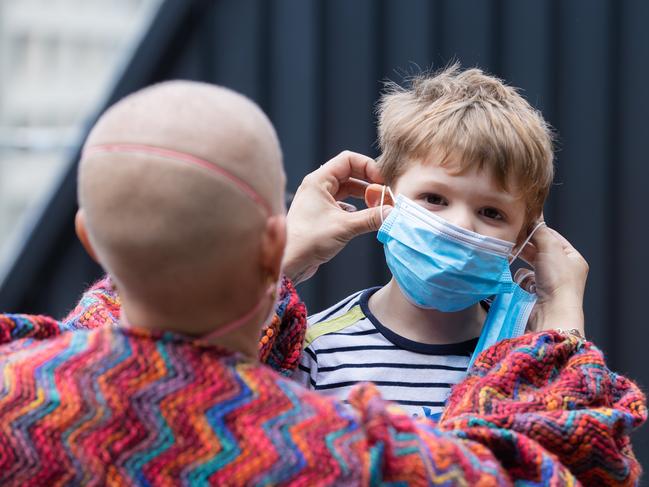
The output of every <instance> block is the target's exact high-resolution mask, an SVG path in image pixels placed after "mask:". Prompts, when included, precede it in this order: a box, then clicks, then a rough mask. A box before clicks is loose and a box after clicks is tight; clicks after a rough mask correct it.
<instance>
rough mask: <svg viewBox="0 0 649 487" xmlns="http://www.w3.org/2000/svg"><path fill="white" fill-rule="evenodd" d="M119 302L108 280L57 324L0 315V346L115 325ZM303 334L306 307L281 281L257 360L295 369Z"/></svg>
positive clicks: (39, 318) (33, 317)
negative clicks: (15, 341)
mask: <svg viewBox="0 0 649 487" xmlns="http://www.w3.org/2000/svg"><path fill="white" fill-rule="evenodd" d="M120 310H121V302H120V299H119V296H118V295H117V291H116V290H115V287H114V286H113V284H112V281H111V279H110V277H104V278H103V279H101V280H99V281H97V282H96V283H95V284H93V285H92V286H91V287H90V288H89V289H88V290H87V291H86V292H85V293H84V294H83V296H82V297H81V299H80V300H79V303H78V304H77V305H76V306H75V308H74V309H73V310H72V311H70V313H69V314H68V315H67V316H66V317H65V318H63V320H61V322H58V321H56V320H54V319H53V318H50V317H48V316H40V315H21V314H6V315H2V314H0V344H2V343H7V342H10V341H12V340H17V339H19V338H34V339H43V338H50V337H53V336H57V335H60V334H61V333H63V332H65V331H70V330H78V329H93V328H99V327H102V326H115V325H118V324H119V317H120ZM305 333H306V307H305V306H304V303H303V302H302V301H300V298H299V297H298V295H297V292H296V291H295V287H294V286H293V283H292V282H291V281H290V279H288V278H287V277H283V278H282V282H281V287H280V291H279V296H278V298H277V303H276V305H275V316H273V318H272V319H271V321H270V323H269V324H267V325H265V326H264V327H263V328H262V331H261V337H260V339H259V360H260V361H261V362H263V363H267V364H268V365H269V366H271V367H272V368H274V369H275V370H276V371H277V372H279V373H281V374H282V375H285V376H288V375H290V374H291V372H292V371H293V370H295V368H296V367H297V365H298V363H299V362H300V354H301V353H302V343H303V342H304V335H305Z"/></svg>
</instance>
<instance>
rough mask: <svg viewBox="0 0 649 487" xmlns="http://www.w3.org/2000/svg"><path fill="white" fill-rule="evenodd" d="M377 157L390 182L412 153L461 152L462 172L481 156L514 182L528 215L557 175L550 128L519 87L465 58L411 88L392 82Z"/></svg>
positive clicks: (503, 182)
mask: <svg viewBox="0 0 649 487" xmlns="http://www.w3.org/2000/svg"><path fill="white" fill-rule="evenodd" d="M378 119H379V120H378V124H379V126H378V132H379V145H380V149H381V152H382V154H381V156H380V158H379V163H380V165H381V169H382V172H383V176H384V177H385V179H386V183H387V184H392V183H393V182H394V181H396V179H398V178H399V176H401V174H403V172H404V171H405V170H406V169H407V163H406V162H407V160H413V159H414V160H419V161H425V160H426V159H427V158H429V157H430V155H431V154H433V153H435V152H438V153H439V152H441V153H442V159H441V160H442V161H443V162H442V164H444V163H446V162H447V161H448V159H449V156H451V155H452V157H456V158H458V160H457V163H459V164H460V167H459V170H460V172H461V171H463V170H465V169H467V168H468V167H469V166H472V165H474V164H478V165H479V167H480V168H482V167H488V168H491V169H492V170H493V172H494V175H495V177H496V180H497V182H498V184H499V185H500V186H501V187H502V188H503V189H504V190H509V189H510V186H511V184H512V183H513V184H514V185H515V188H513V189H516V190H518V191H520V192H521V193H522V195H523V197H524V198H525V201H526V203H527V215H526V220H527V223H528V224H529V223H530V222H531V220H533V219H535V218H537V217H538V216H539V215H540V214H541V211H542V209H543V203H544V202H545V198H546V197H547V195H548V191H549V189H550V185H551V184H552V179H553V176H554V166H553V157H554V155H553V149H552V131H551V129H550V127H549V126H548V124H547V123H546V122H545V120H543V117H542V116H541V114H540V113H539V112H538V111H537V110H535V109H534V108H532V107H531V106H530V104H529V103H527V101H525V99H524V98H523V97H522V96H521V95H520V94H519V93H518V92H517V90H516V89H515V88H512V87H510V86H507V85H505V84H504V83H503V82H502V81H501V80H499V79H498V78H495V77H493V76H489V75H486V74H485V73H483V72H482V71H481V70H480V69H468V70H466V71H462V70H461V69H460V67H459V64H454V65H452V66H450V67H447V68H446V69H444V70H442V71H439V72H437V73H434V74H433V75H430V74H422V75H418V76H415V77H413V78H412V79H411V83H410V86H409V87H408V88H402V87H400V86H399V85H397V84H395V83H389V84H388V85H387V89H386V90H385V92H384V93H383V95H382V96H381V99H380V101H379V104H378Z"/></svg>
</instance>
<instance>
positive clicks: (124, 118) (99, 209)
mask: <svg viewBox="0 0 649 487" xmlns="http://www.w3.org/2000/svg"><path fill="white" fill-rule="evenodd" d="M116 146H117V148H116V149H114V150H109V151H95V150H93V149H94V148H97V147H113V148H115V147H116ZM124 146H128V147H140V148H141V147H147V148H158V149H164V150H167V151H173V152H177V153H183V154H187V155H190V156H192V157H193V158H197V159H200V160H202V161H205V162H208V163H209V164H212V165H214V167H216V168H221V169H225V171H226V172H227V173H229V174H230V175H233V176H234V178H228V177H227V175H224V174H223V173H221V174H219V173H217V172H216V171H210V170H209V168H206V167H201V166H200V165H196V164H189V163H187V162H186V161H183V160H178V158H175V157H173V156H169V155H165V154H168V153H161V152H156V151H148V150H135V151H128V150H119V147H124ZM169 153H171V152H169ZM237 179H238V180H240V181H242V182H243V183H244V184H245V185H247V187H248V188H250V189H251V191H252V192H253V193H256V194H257V195H258V196H259V200H257V201H256V200H255V199H253V198H251V197H250V194H248V193H246V192H245V191H242V189H241V187H239V186H237V185H236V184H233V180H237ZM284 186H285V176H284V172H283V169H282V156H281V150H280V147H279V143H278V140H277V136H276V134H275V131H274V129H273V126H272V124H271V123H270V121H269V120H268V119H267V117H266V116H265V115H264V114H263V112H262V111H261V110H260V109H259V108H258V107H257V106H256V105H255V104H254V103H253V102H252V101H250V100H248V99H247V98H245V97H243V96H242V95H239V94H237V93H235V92H233V91H231V90H228V89H226V88H222V87H217V86H213V85H208V84H204V83H196V82H186V81H175V82H167V83H162V84H159V85H155V86H152V87H150V88H147V89H144V90H142V91H139V92H137V93H135V94H133V95H130V96H128V97H126V98H125V99H123V100H122V101H120V102H119V103H117V104H116V105H114V106H113V107H111V108H110V109H109V110H108V111H107V112H106V113H105V114H104V115H103V116H102V117H101V118H100V119H99V121H98V122H97V124H96V125H95V127H94V128H93V130H92V131H91V133H90V135H89V137H88V139H87V141H86V144H85V147H84V155H83V157H82V160H81V163H80V168H79V205H80V208H81V209H82V211H83V212H84V214H85V225H86V228H87V231H88V237H89V240H90V242H91V244H92V247H93V248H94V250H95V253H96V255H97V257H98V259H99V261H100V263H101V264H102V265H103V266H104V268H105V269H106V270H107V271H108V272H109V273H110V274H111V275H112V276H113V278H114V279H115V280H116V282H117V283H118V284H119V285H122V286H123V287H124V288H126V289H127V290H128V292H129V293H131V294H132V295H133V297H135V298H137V299H141V300H144V301H151V302H159V301H165V300H167V301H168V300H169V299H170V296H171V295H175V294H177V291H178V289H179V288H182V289H184V290H185V294H186V295H188V296H191V297H193V298H195V299H197V300H200V299H206V298H207V297H208V295H212V297H213V299H214V300H219V299H218V298H219V296H220V297H221V298H222V299H226V300H227V299H229V296H228V295H229V294H230V291H228V289H230V288H233V289H234V288H236V286H238V285H243V282H238V281H241V280H245V279H246V276H250V275H254V273H255V272H257V271H258V269H256V267H255V265H256V261H255V259H256V256H257V255H258V252H259V246H260V245H261V242H260V236H261V234H262V232H263V229H264V225H265V222H266V219H267V218H268V216H270V215H271V214H281V213H283V212H284ZM260 202H261V203H262V204H260ZM221 282H222V283H223V286H221V285H220V284H219V283H221Z"/></svg>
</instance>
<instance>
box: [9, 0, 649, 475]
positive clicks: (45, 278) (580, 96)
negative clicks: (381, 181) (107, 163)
mask: <svg viewBox="0 0 649 487" xmlns="http://www.w3.org/2000/svg"><path fill="white" fill-rule="evenodd" d="M174 19H175V20H174ZM648 24H649V2H645V1H644V0H545V1H542V0H536V1H532V0H526V1H521V0H490V1H488V0H354V1H349V0H210V1H206V0H195V1H190V0H167V1H166V2H165V3H164V5H163V8H162V12H161V14H160V15H159V18H158V20H157V22H156V23H154V28H155V29H158V30H160V31H159V32H155V31H153V32H150V33H149V35H148V36H147V37H146V39H145V42H144V43H143V45H142V46H141V48H140V49H139V50H138V52H137V53H136V55H135V57H134V60H133V62H132V63H131V67H130V70H129V71H127V73H125V75H124V77H123V78H122V80H121V81H120V83H119V84H118V86H117V87H116V89H115V92H114V93H113V96H112V97H111V100H115V99H118V98H119V97H121V96H123V95H124V94H125V93H128V92H130V91H133V90H134V89H136V88H139V87H141V86H144V85H146V84H150V83H153V82H155V81H160V80H162V79H169V78H177V77H180V78H189V79H199V80H205V81H209V82H215V83H220V84H224V85H226V86H229V87H231V88H234V89H236V90H238V91H240V92H242V93H245V94H246V95H248V96H250V97H252V98H253V99H255V100H256V101H257V102H259V103H260V105H261V106H262V107H263V108H264V109H265V110H266V112H267V113H268V114H269V116H270V118H271V119H272V120H273V122H274V123H275V125H276V127H277V131H278V134H279V137H280V139H281V143H282V146H283V148H284V155H285V163H286V170H287V176H288V189H289V191H295V189H296V188H297V186H298V184H299V182H300V181H301V179H302V177H303V176H304V175H305V174H307V173H308V172H309V171H311V170H313V169H314V168H316V167H317V166H318V165H319V164H321V163H322V162H324V161H326V160H327V159H328V158H329V157H331V156H333V155H335V154H337V153H338V152H340V151H341V150H344V149H351V150H355V151H360V152H364V153H366V154H368V155H371V156H375V155H377V147H376V142H375V140H376V127H375V116H374V108H375V106H374V105H375V102H376V100H377V97H378V94H379V91H380V87H381V82H382V81H383V80H384V79H385V78H391V79H393V80H395V81H401V78H402V75H403V74H406V75H407V74H411V73H413V72H416V69H417V67H420V68H422V69H427V68H430V67H431V66H432V67H434V68H438V67H441V66H443V65H444V64H446V63H447V62H449V61H453V60H458V61H460V62H461V63H462V65H463V66H465V67H471V66H479V67H482V68H484V69H486V70H488V71H491V72H493V73H494V74H496V75H499V76H501V77H504V78H505V79H506V80H508V81H509V82H510V83H511V84H513V85H515V86H518V87H520V88H521V90H522V93H523V94H524V96H526V97H527V98H528V100H529V101H530V102H531V103H532V104H533V105H534V106H536V107H537V108H539V109H540V110H542V111H543V113H544V115H545V117H546V119H547V120H548V121H549V122H550V123H551V124H552V125H553V126H554V127H556V129H557V131H558V134H559V150H558V152H557V178H556V184H555V185H554V187H553V189H552V193H551V196H550V200H549V201H548V204H547V206H546V218H547V221H548V222H549V223H550V224H551V225H552V226H554V227H555V228H557V229H558V230H559V231H561V232H562V233H563V234H564V235H565V236H566V237H568V238H569V239H570V240H571V241H572V242H573V243H574V245H575V246H576V247H577V248H578V249H579V250H580V251H581V252H582V253H583V254H584V256H585V257H586V258H587V260H588V261H589V263H590V266H591V273H590V277H589V282H588V289H587V295H586V314H587V332H588V334H589V335H590V336H591V337H593V338H594V340H595V341H596V342H597V344H598V345H599V346H600V347H601V348H603V349H604V350H605V352H606V353H607V354H608V357H609V362H610V364H611V365H612V366H613V367H614V368H618V369H620V370H621V371H623V372H625V373H627V374H629V375H630V376H631V377H633V378H635V379H636V380H638V381H639V382H640V383H641V384H644V385H649V361H648V360H647V358H646V356H647V353H646V352H645V349H646V348H647V342H648V341H649V332H648V331H647V329H648V328H647V327H646V326H645V321H646V320H645V314H646V313H647V311H646V310H645V306H646V305H645V302H646V298H645V296H644V294H645V288H646V285H645V282H646V280H647V278H648V277H647V276H649V265H648V264H647V259H646V257H645V255H646V248H647V244H646V242H647V240H649V235H648V231H647V209H649V205H647V201H646V198H645V195H646V193H647V190H646V187H647V184H648V183H647V182H648V181H649V160H648V156H647V153H648V151H647V149H646V145H647V141H649V123H648V122H647V121H646V118H647V116H646V114H647V113H649V90H647V89H646V85H647V83H648V81H647V80H649V29H647V28H646V26H647V25H648ZM166 30H169V31H170V32H166ZM73 174H74V172H73V171H71V172H70V176H69V177H68V178H67V179H66V182H65V183H64V185H63V186H62V188H61V191H59V193H58V194H57V197H56V198H54V199H53V201H52V204H51V207H50V208H49V209H48V210H47V212H46V213H45V214H44V216H43V221H42V222H41V223H42V225H41V227H40V228H41V230H40V231H35V232H34V234H33V235H32V237H31V239H30V240H29V241H28V242H26V245H25V251H24V253H23V255H22V257H21V259H18V261H17V264H16V269H15V272H14V273H13V274H11V275H10V279H9V280H8V281H7V282H6V283H5V284H4V286H3V287H2V289H0V307H2V308H4V309H8V310H10V311H18V310H21V311H31V312H41V313H58V312H60V310H61V309H62V308H63V309H65V308H69V306H70V305H72V304H73V302H74V300H75V299H76V297H77V293H78V291H79V289H81V288H82V287H83V285H84V283H85V282H87V281H88V279H89V276H90V275H93V276H94V275H96V274H95V273H96V270H95V269H94V268H93V267H92V266H89V264H88V261H87V259H85V258H83V257H81V254H80V248H79V247H78V245H76V244H74V243H73V242H74V238H73V237H72V225H71V223H69V224H64V223H63V222H62V220H63V219H67V218H68V217H71V216H72V215H73V211H72V208H73V206H74V205H73V203H72V202H71V201H70V200H71V199H72V198H73V194H74V191H73V188H74V176H73ZM64 217H65V218H64ZM52 222H57V223H55V224H53V223H52ZM53 225H54V226H55V227H56V228H52V226H53ZM387 277H388V274H387V271H386V268H385V263H384V260H383V256H382V249H381V247H380V246H379V245H378V244H377V242H376V240H375V236H374V235H367V236H365V237H362V238H359V239H358V240H357V241H355V242H353V243H352V244H351V245H350V246H349V247H348V248H347V249H345V250H344V251H343V252H342V253H341V254H340V255H339V256H338V257H337V258H336V259H335V260H334V261H333V262H331V263H329V264H328V265H326V266H324V267H323V268H322V269H321V272H320V273H319V274H318V275H317V276H316V277H315V278H313V279H312V280H311V281H310V282H308V283H306V284H305V285H302V286H301V287H300V291H301V292H302V294H303V296H304V298H305V300H306V301H307V304H308V305H309V308H310V309H311V310H312V311H317V310H319V309H321V308H323V307H325V306H328V305H331V304H333V303H334V302H335V301H336V300H338V299H340V298H342V297H344V296H345V295H347V294H349V293H350V292H352V291H354V290H357V289H360V288H363V287H367V286H372V285H377V284H381V283H383V282H385V280H386V279H387ZM30 286H31V287H30ZM30 289H32V291H30ZM33 290H38V291H33ZM63 301H67V302H65V304H61V303H62V302H63ZM636 451H637V453H638V455H639V457H640V459H641V461H642V462H643V463H644V464H647V460H649V434H648V433H647V432H646V431H643V432H641V433H640V434H639V435H638V436H637V438H636Z"/></svg>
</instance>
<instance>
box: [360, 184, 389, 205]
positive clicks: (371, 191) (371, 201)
mask: <svg viewBox="0 0 649 487" xmlns="http://www.w3.org/2000/svg"><path fill="white" fill-rule="evenodd" d="M383 188H384V186H383V185H382V184H374V183H372V184H370V185H369V186H368V187H367V188H365V204H366V205H367V206H368V207H369V208H374V207H375V206H379V205H380V204H381V194H382V193H383ZM383 204H384V205H391V206H394V201H393V200H392V196H390V192H389V191H387V190H386V191H385V195H384V197H383Z"/></svg>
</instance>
